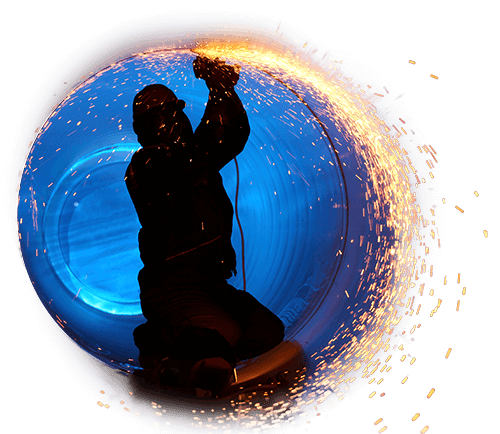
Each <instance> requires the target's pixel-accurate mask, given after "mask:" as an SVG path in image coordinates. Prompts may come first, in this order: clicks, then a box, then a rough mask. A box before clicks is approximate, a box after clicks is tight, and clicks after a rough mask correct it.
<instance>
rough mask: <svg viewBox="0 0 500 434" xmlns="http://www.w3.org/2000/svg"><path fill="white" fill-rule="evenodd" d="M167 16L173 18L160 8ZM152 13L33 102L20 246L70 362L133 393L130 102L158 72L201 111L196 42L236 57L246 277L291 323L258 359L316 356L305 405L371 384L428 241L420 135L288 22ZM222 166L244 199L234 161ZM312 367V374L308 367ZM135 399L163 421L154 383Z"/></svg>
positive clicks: (135, 309)
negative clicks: (316, 57) (320, 58)
mask: <svg viewBox="0 0 500 434" xmlns="http://www.w3.org/2000/svg"><path fill="white" fill-rule="evenodd" d="M162 20H163V21H161V20H160V21H161V24H162V25H161V26H160V27H162V28H165V27H166V24H167V23H168V20H166V19H165V18H162ZM165 20H166V21H165ZM153 21H154V20H153ZM153 21H151V22H149V23H148V22H144V23H139V22H138V23H135V24H133V25H129V26H128V27H127V26H124V27H123V28H120V29H117V30H115V31H114V32H111V33H110V34H109V35H108V36H109V38H110V39H109V40H113V41H115V42H114V44H115V45H114V46H113V47H109V48H108V52H107V53H106V54H109V55H111V56H108V57H104V56H103V53H102V52H100V53H99V56H100V58H94V59H93V62H94V63H93V64H91V65H90V64H89V65H87V66H86V67H85V68H89V71H91V73H89V71H86V70H85V69H81V70H80V71H79V72H80V74H81V75H82V76H85V78H79V80H76V79H75V80H74V82H75V84H74V86H73V87H72V88H71V90H70V91H68V92H66V93H65V94H64V93H63V90H62V89H59V95H58V94H56V95H55V97H57V96H60V99H59V101H56V100H52V101H42V102H40V104H45V106H50V107H54V109H53V111H52V112H51V113H50V117H49V118H48V119H47V120H46V122H43V123H41V124H40V125H39V127H40V131H39V132H38V133H37V134H36V136H34V137H36V138H35V139H34V140H33V142H32V143H31V144H30V146H29V148H28V149H27V150H26V159H25V165H24V168H23V172H22V176H21V179H20V184H19V191H18V206H17V225H18V232H19V250H20V253H21V255H22V258H23V262H24V265H25V267H26V270H27V272H28V275H29V276H30V278H31V280H32V282H33V289H34V292H35V294H36V297H37V299H38V300H39V301H40V309H45V310H46V311H47V312H48V313H49V314H50V317H51V318H52V321H53V324H58V326H57V327H58V328H59V329H60V330H61V331H62V332H63V336H64V339H63V342H64V343H63V344H62V345H63V346H64V347H66V348H67V354H70V355H69V356H67V357H68V358H69V360H72V362H70V363H72V364H73V366H74V368H75V370H76V372H77V373H78V374H79V375H80V376H81V377H82V378H83V379H84V381H85V382H86V383H87V384H88V386H89V387H90V388H91V389H92V390H94V391H95V392H96V393H97V391H100V390H102V389H103V388H104V389H105V390H106V392H107V395H106V397H107V398H108V399H107V402H108V403H109V404H110V405H113V406H115V407H116V408H118V409H120V410H122V411H123V408H124V405H120V404H118V402H119V401H121V400H123V399H124V396H127V399H128V400H130V397H128V395H127V393H126V392H127V388H128V387H130V385H129V384H128V383H127V379H126V378H127V377H126V374H127V371H131V370H134V369H137V355H138V351H137V349H136V347H135V346H134V343H133V339H132V331H133V329H134V328H135V327H136V326H137V325H138V324H140V323H142V322H144V321H145V320H144V318H143V316H142V313H141V309H140V303H139V287H138V284H137V280H136V277H137V272H138V271H139V269H140V268H141V266H142V264H141V262H140V259H139V251H138V246H137V232H138V230H139V223H138V220H137V217H136V214H135V210H134V208H133V205H132V202H131V201H130V198H129V196H128V193H127V191H126V187H125V183H124V181H123V176H124V173H125V169H126V167H127V164H128V161H129V160H130V157H131V155H132V154H133V152H135V150H136V149H138V147H139V145H138V143H137V141H136V136H135V134H134V132H133V130H132V123H131V115H132V110H131V106H132V100H133V97H134V95H135V94H136V93H137V92H138V91H139V90H140V89H142V88H143V87H144V86H146V85H147V84H151V83H163V84H165V85H167V86H168V87H170V88H171V89H172V90H174V91H175V92H176V94H177V96H178V97H179V98H181V99H183V100H185V101H186V103H187V108H186V113H187V114H188V116H189V117H190V119H191V122H192V124H193V127H195V126H196V125H197V124H198V122H199V120H200V119H201V116H202V114H203V110H204V103H205V102H206V100H207V97H208V90H207V89H206V87H205V84H204V83H203V82H202V81H200V80H196V79H195V77H194V74H193V71H192V67H191V64H192V60H193V58H194V56H195V54H193V53H192V52H191V51H190V49H191V48H194V47H195V46H196V41H195V40H197V41H198V42H199V43H198V49H199V50H202V51H205V53H206V54H207V55H215V54H217V50H220V49H221V48H222V49H223V50H226V52H225V53H224V51H223V52H222V54H226V57H227V59H228V61H233V62H239V63H240V64H241V65H242V72H241V75H240V81H239V83H238V86H237V91H238V94H239V95H240V98H241V99H242V101H243V104H244V105H245V107H246V110H247V112H248V116H249V120H250V126H251V135H250V138H249V141H248V143H247V145H246V148H245V150H244V152H243V153H242V154H241V155H240V156H239V157H238V164H239V168H240V184H239V185H240V190H239V203H238V210H239V216H240V220H241V223H242V226H243V230H244V237H245V263H246V276H247V287H248V291H249V292H251V293H252V294H253V295H254V296H255V297H257V298H258V299H259V300H260V301H261V302H262V303H264V304H265V305H266V306H268V307H269V308H270V309H271V310H272V311H273V312H275V313H276V314H277V315H278V316H280V318H281V319H282V320H283V322H284V323H285V324H286V327H287V328H286V341H287V345H289V346H288V347H287V346H286V345H285V347H280V348H278V349H277V350H276V351H275V352H274V353H272V354H269V355H267V356H266V357H264V359H265V360H266V365H267V366H268V369H270V368H269V367H272V366H274V367H275V368H276V367H278V368H279V365H280V364H286V362H287V361H289V360H288V359H287V357H285V356H284V354H286V352H287V351H290V348H293V351H292V353H294V354H295V353H296V352H298V353H299V354H301V357H302V359H303V362H304V366H305V367H307V372H306V375H305V376H303V377H302V379H301V380H300V387H301V388H303V389H307V390H308V391H309V392H310V393H312V394H313V395H316V396H317V399H316V400H314V403H313V404H311V403H305V402H304V401H301V400H300V399H299V400H298V402H295V403H294V405H295V406H296V408H303V409H305V408H308V406H311V405H316V406H318V405H320V404H321V403H323V402H324V401H325V399H323V398H322V396H328V394H326V395H325V393H326V392H327V391H328V390H331V389H333V388H334V387H337V386H338V384H340V383H342V382H346V381H352V383H353V385H358V386H359V385H361V384H363V383H365V382H366V381H367V380H369V378H370V377H369V372H371V371H372V370H373V367H374V366H375V367H376V366H378V365H379V364H380V359H381V358H382V357H386V356H387V354H386V353H387V352H390V351H391V349H394V348H393V346H394V343H395V342H396V343H397V342H398V340H399V339H400V338H401V335H402V332H403V330H404V327H405V324H406V323H407V322H408V319H409V317H410V315H411V313H412V308H413V303H414V300H415V296H416V294H418V289H419V288H418V284H417V283H416V282H418V276H419V272H421V270H422V269H425V258H426V255H427V254H428V253H429V246H431V244H432V241H431V238H433V237H432V231H433V229H432V225H430V224H429V220H430V214H429V210H430V209H431V207H432V201H431V199H430V198H429V197H427V196H426V195H425V194H423V193H422V189H420V190H419V188H418V187H419V185H420V184H421V183H422V182H425V179H424V177H425V176H426V175H428V174H427V173H426V172H427V168H426V169H424V167H426V166H425V164H424V159H423V158H421V156H420V155H419V154H418V152H416V146H415V143H414V142H415V139H414V137H413V136H411V134H410V135H408V134H409V133H410V132H409V131H404V134H402V133H401V131H402V130H403V129H404V126H403V125H402V124H401V122H400V121H399V119H397V117H396V118H395V119H390V118H391V116H395V114H394V113H392V112H391V111H389V112H388V113H386V114H385V117H386V119H385V122H384V121H383V120H381V119H379V118H381V116H378V114H380V111H379V112H377V111H376V110H374V109H373V106H372V104H371V103H370V101H369V100H368V99H366V95H360V94H359V92H355V91H353V89H352V87H351V85H350V84H349V80H346V79H345V77H344V76H343V75H342V74H340V72H341V71H340V70H339V69H337V68H334V69H333V70H334V71H335V74H337V77H334V78H332V76H330V75H329V74H328V73H326V72H325V69H326V70H327V71H328V68H326V67H325V66H324V65H323V64H321V63H319V62H316V63H315V62H314V61H313V60H311V54H310V53H309V52H308V51H307V50H301V49H300V48H298V47H297V45H296V44H293V43H291V42H290V40H291V39H292V38H287V37H286V36H293V35H288V34H287V35H286V36H284V35H279V36H276V35H274V36H270V34H269V32H268V31H265V30H264V29H263V27H260V26H259V24H260V23H259V22H258V21H256V20H251V19H249V18H241V17H240V18H239V19H235V21H236V22H239V23H240V24H232V25H226V26H225V27H223V31H221V30H219V29H215V30H214V29H213V28H210V27H209V26H205V27H203V26H201V24H200V25H197V26H196V27H195V29H194V28H193V26H194V25H195V24H196V22H199V23H203V22H207V21H208V20H207V18H206V17H205V19H203V18H200V17H186V16H180V17H177V18H176V23H179V22H181V23H182V22H184V21H185V22H186V23H190V24H189V27H184V28H176V29H173V30H171V31H172V32H174V34H173V35H168V32H165V30H163V33H164V34H162V35H160V36H161V37H160V36H159V35H158V34H157V35H156V36H157V38H156V39H154V44H153V43H152V42H151V40H150V39H148V40H145V39H144V36H142V37H143V39H142V40H139V39H138V37H137V36H136V34H137V33H139V32H138V29H139V28H141V26H143V27H144V28H156V29H157V28H158V26H157V25H155V23H154V22H153ZM193 23H194V24H193ZM250 24H251V26H250ZM267 27H268V26H265V28H267ZM193 30H196V31H197V32H196V33H195V32H193ZM286 31H287V32H289V31H288V30H286ZM155 32H156V33H158V30H155V31H151V32H150V33H151V34H154V33H155ZM224 32H226V33H231V32H233V33H234V34H235V35H238V37H239V38H240V39H241V38H243V36H245V37H246V38H247V41H246V42H245V44H248V43H249V42H248V40H249V41H250V43H254V44H255V47H257V48H256V49H258V50H261V51H260V53H261V56H260V57H258V56H257V57H256V56H255V55H250V54H249V52H250V50H249V49H248V45H245V48H244V49H241V44H240V45H238V46H237V47H240V48H239V49H238V48H235V45H234V41H229V40H228V39H230V38H227V37H226V38H225V39H224V37H223V36H222V34H223V33H224ZM248 32H250V33H248ZM165 33H167V34H165ZM180 35H182V36H180ZM102 38H105V37H102ZM102 38H101V39H102ZM200 38H202V39H201V42H200ZM221 38H222V39H221ZM180 39H181V40H180ZM103 40H104V39H103ZM214 40H217V41H218V42H217V43H215V42H214ZM132 42H133V43H132ZM101 46H104V47H107V45H106V44H104V43H103V44H101ZM277 47H278V48H277ZM278 49H279V50H282V51H283V52H284V54H283V56H284V57H283V59H282V63H283V64H286V65H288V69H287V67H286V65H285V66H283V67H281V66H280V67H278V66H276V65H275V64H273V63H272V61H270V60H269V59H268V58H266V59H263V57H264V56H262V54H264V55H266V54H267V50H269V52H271V53H275V51H273V50H278ZM88 50H94V53H96V52H97V50H96V49H95V47H92V46H89V48H88ZM238 50H240V51H238ZM77 54H78V56H82V53H77ZM285 54H286V56H285ZM75 56H76V55H75ZM286 59H288V60H286ZM285 60H286V61H285ZM287 62H288V63H287ZM290 65H293V68H298V69H295V70H293V69H290V68H292V66H290ZM292 70H293V71H294V72H295V73H293V74H292V73H291V71H292ZM330 72H331V71H330ZM332 75H333V74H332ZM305 77H309V78H310V81H307V80H306V78H305ZM321 77H322V78H321ZM321 80H326V81H321ZM324 83H330V85H331V86H333V87H332V89H330V90H329V88H325V87H324V86H326V85H324ZM325 89H326V90H325ZM335 92H337V94H335ZM372 96H373V95H372ZM340 97H342V98H340ZM339 98H340V99H339ZM377 98H378V97H376V98H375V99H377ZM348 99H349V100H348ZM365 99H366V102H365ZM372 101H373V100H372ZM40 104H39V105H40ZM370 107H372V108H371V109H370ZM370 122H374V124H373V125H371V124H370ZM391 125H392V126H393V129H391V128H390V126H391ZM394 125H398V126H397V127H395V126H394ZM384 128H386V129H387V131H385V130H384ZM33 134H34V133H33ZM405 140H406V141H405ZM25 144H26V143H25ZM376 146H379V147H378V148H377V147H376ZM375 151H377V152H375ZM391 165H392V166H391ZM398 165H399V166H400V167H399V169H398V170H394V167H398ZM416 173H418V174H419V176H416V175H414V174H416ZM423 173H425V174H424V175H423ZM405 174H406V175H405ZM222 176H223V179H224V184H225V187H226V190H227V191H228V194H229V196H230V197H231V198H232V199H233V201H234V198H235V193H236V191H235V187H236V171H235V167H234V163H230V164H228V165H227V166H226V167H225V168H224V169H223V171H222ZM412 176H413V177H412ZM431 176H432V175H431ZM399 177H400V178H399ZM401 208H402V210H401ZM405 213H406V214H405ZM408 213H409V214H408ZM408 216H410V217H411V220H410V219H409V218H408ZM426 237H427V238H426ZM233 245H234V247H235V250H236V252H237V254H238V260H239V263H240V268H239V270H238V271H239V272H238V276H237V277H234V278H232V280H231V281H230V283H231V284H232V285H234V286H235V287H237V288H240V289H242V273H241V237H240V233H239V231H238V230H237V225H236V224H235V225H234V230H233ZM280 351H281V352H280ZM318 353H323V354H324V356H317V354H318ZM81 360H85V361H86V363H82V362H81ZM325 361H326V362H327V363H325ZM259 363H260V364H259ZM369 365H371V368H370V369H369V370H368V369H367V368H366V367H367V366H369ZM77 366H78V368H77ZM89 367H90V369H89ZM239 369H240V371H241V375H245V372H246V373H247V375H251V372H252V370H254V371H255V370H259V369H260V370H262V369H263V368H262V361H259V360H253V361H248V362H246V363H244V364H243V365H242V366H241V367H240V368H239ZM313 373H316V376H317V379H316V380H313V381H312V382H311V381H309V380H307V379H305V378H307V376H310V375H312V374H313ZM318 373H320V375H318ZM341 373H342V375H340V374H341ZM120 374H125V375H120ZM355 374H356V375H355ZM356 377H357V378H356ZM309 378H311V377H309ZM312 378H314V377H312ZM325 378H327V379H330V383H329V385H328V386H327V385H325V382H324V381H323V380H324V379H325ZM352 378H354V379H352ZM318 379H321V382H322V383H321V384H320V381H318ZM351 379H352V380H351ZM339 382H340V383H339ZM351 390H354V387H353V386H352V385H351ZM331 399H332V398H330V400H331ZM340 399H342V397H341V398H340ZM126 405H128V406H129V407H135V408H139V409H141V410H140V413H141V414H142V416H141V417H139V420H142V421H144V422H146V423H149V424H151V423H153V421H155V420H156V419H155V412H154V411H153V410H152V409H151V405H150V400H149V401H148V399H147V398H146V397H144V400H143V401H142V400H141V397H140V396H138V395H136V396H135V398H134V400H133V401H132V402H128V401H127V403H126ZM190 405H192V406H202V404H199V403H196V404H195V403H191V404H186V403H183V404H182V405H179V406H178V407H171V408H172V410H171V412H172V414H171V415H170V416H171V420H175V421H176V423H177V424H178V425H179V427H181V426H189V423H187V422H185V421H186V420H188V419H186V417H188V418H189V416H186V415H185V414H183V410H185V409H187V408H190V407H189V406H190ZM283 405H284V404H283ZM287 405H290V404H287ZM323 405H326V404H323ZM174 408H176V410H174ZM188 413H189V412H187V413H186V414H188ZM298 419H299V418H298V417H297V420H298ZM281 423H283V422H281ZM228 424H230V421H228Z"/></svg>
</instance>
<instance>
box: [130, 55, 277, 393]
mask: <svg viewBox="0 0 500 434" xmlns="http://www.w3.org/2000/svg"><path fill="white" fill-rule="evenodd" d="M193 69H194V73H195V76H196V77H197V78H202V79H203V80H205V82H206V84H207V87H208V88H209V90H210V93H209V99H208V102H207V105H206V109H205V113H204V115H203V118H202V120H201V122H200V124H199V126H198V127H197V128H196V130H195V131H194V133H193V130H192V127H191V124H190V122H189V119H188V117H187V116H186V114H185V113H184V112H183V109H184V107H185V105H186V104H185V102H184V101H182V100H179V99H177V97H176V96H175V94H174V93H173V92H172V91H171V90H170V89H168V88H167V87H165V86H163V85H161V84H153V85H149V86H146V87H145V88H144V89H143V90H141V91H140V92H139V93H138V94H137V95H136V96H135V98H134V102H133V119H134V122H133V128H134V131H135V133H136V134H137V137H138V141H139V143H140V144H141V145H142V148H141V149H139V150H138V151H137V152H136V153H135V154H134V156H133V157H132V160H131V162H130V165H129V166H128V168H127V172H126V176H125V180H126V183H127V188H128V190H129V193H130V196H131V198H132V201H133V203H134V206H135V209H136V211H137V214H138V217H139V221H140V223H141V226H142V228H141V230H140V232H139V249H140V253H141V259H142V261H143V263H144V267H143V268H142V269H141V270H140V272H139V277H138V280H139V285H140V289H141V306H142V311H143V314H144V316H145V318H146V319H147V322H146V323H145V324H142V325H140V326H139V327H137V328H136V329H135V331H134V340H135V343H136V345H137V347H138V348H139V352H140V357H139V362H140V364H141V366H142V367H143V368H144V372H145V373H146V374H145V376H146V377H147V378H149V380H150V381H151V382H153V383H156V384H160V385H162V384H163V385H165V386H166V387H172V388H180V389H184V390H186V391H191V392H194V393H196V394H197V396H205V395H206V396H214V395H217V394H219V393H220V392H221V391H222V389H223V388H224V387H225V386H227V385H228V384H229V383H230V381H231V378H232V374H233V371H234V367H235V365H236V363H237V362H238V361H239V360H244V359H249V358H253V357H256V356H258V355H260V354H262V353H264V352H266V351H268V350H270V349H271V348H273V347H275V346H276V345H278V344H279V343H280V342H281V341H282V340H283V338H284V326H283V323H282V322H281V320H280V319H279V318H278V317H277V316H276V315H274V314H273V313H272V312H271V311H269V310H268V309H267V308H266V307H264V306H263V305H261V304H260V303H259V302H258V301H257V300H256V299H255V298H254V297H253V296H251V295H250V294H249V293H247V292H244V291H241V290H236V289H235V288H234V287H232V286H231V285H229V284H228V283H227V279H229V278H230V277H231V276H232V275H233V274H236V254H235V252H234V249H233V247H232V245H231V233H232V221H233V206H232V204H231V201H230V199H229V197H228V196H227V193H226V191H225V189H224V187H223V184H222V177H221V175H220V174H219V171H220V170H221V169H222V168H223V167H224V166H225V165H226V164H227V163H228V162H230V161H231V160H232V159H233V158H235V157H236V156H237V155H238V154H239V153H240V152H241V151H242V150H243V148H244V146H245V143H246V141H247V139H248V135H249V133H250V126H249V124H248V118H247V114H246V112H245V109H244V108H243V105H242V103H241V101H240V99H239V97H238V96H237V94H236V92H235V89H234V86H235V85H236V83H237V81H238V78H239V72H238V71H237V70H236V69H235V68H234V67H233V66H230V65H226V64H225V63H224V62H221V61H219V60H215V61H212V60H208V59H206V58H201V57H197V58H196V59H195V61H194V62H193Z"/></svg>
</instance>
